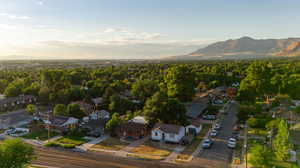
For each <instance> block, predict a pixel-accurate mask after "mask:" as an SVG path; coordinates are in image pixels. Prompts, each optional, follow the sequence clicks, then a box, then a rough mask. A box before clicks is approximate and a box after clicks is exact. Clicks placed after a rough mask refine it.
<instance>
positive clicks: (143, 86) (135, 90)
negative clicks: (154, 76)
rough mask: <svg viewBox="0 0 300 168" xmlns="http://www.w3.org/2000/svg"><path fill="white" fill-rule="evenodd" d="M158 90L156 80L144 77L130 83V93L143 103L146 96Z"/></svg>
mask: <svg viewBox="0 0 300 168" xmlns="http://www.w3.org/2000/svg"><path fill="white" fill-rule="evenodd" d="M158 90H159V87H158V83H157V82H156V81H153V80H150V79H145V80H138V81H136V82H135V83H134V84H133V85H132V89H131V93H132V95H133V96H134V97H136V98H137V99H139V100H140V101H142V102H143V103H144V102H145V101H146V100H147V98H149V97H151V96H152V95H153V94H154V93H156V92H157V91H158Z"/></svg>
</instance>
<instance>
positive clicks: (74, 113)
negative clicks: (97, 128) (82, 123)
mask: <svg viewBox="0 0 300 168" xmlns="http://www.w3.org/2000/svg"><path fill="white" fill-rule="evenodd" d="M67 114H69V116H70V117H75V118H78V119H80V118H82V117H84V116H85V113H84V111H83V110H81V108H80V105H79V104H69V105H68V106H67Z"/></svg>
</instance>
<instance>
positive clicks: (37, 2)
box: [36, 0, 45, 5]
mask: <svg viewBox="0 0 300 168" xmlns="http://www.w3.org/2000/svg"><path fill="white" fill-rule="evenodd" d="M44 3H45V1H43V0H39V1H36V4H37V5H44Z"/></svg>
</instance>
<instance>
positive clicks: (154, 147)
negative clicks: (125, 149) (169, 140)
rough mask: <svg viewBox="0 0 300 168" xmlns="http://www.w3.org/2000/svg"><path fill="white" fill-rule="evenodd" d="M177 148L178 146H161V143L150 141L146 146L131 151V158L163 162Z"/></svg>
mask: <svg viewBox="0 0 300 168" xmlns="http://www.w3.org/2000/svg"><path fill="white" fill-rule="evenodd" d="M177 146H178V145H177V144H165V143H163V144H161V143H160V142H155V141H151V140H148V141H146V142H145V143H144V144H142V145H140V146H138V147H136V148H134V149H133V150H132V151H130V152H131V153H132V154H130V156H134V157H138V158H143V159H152V160H161V159H163V158H165V157H167V156H169V155H170V153H171V152H172V151H173V150H174V148H176V147H177Z"/></svg>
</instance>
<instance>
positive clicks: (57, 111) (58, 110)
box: [53, 104, 69, 116]
mask: <svg viewBox="0 0 300 168" xmlns="http://www.w3.org/2000/svg"><path fill="white" fill-rule="evenodd" d="M53 112H54V115H56V116H68V115H69V114H68V112H67V107H66V105H64V104H57V105H55V107H54V110H53Z"/></svg>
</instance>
